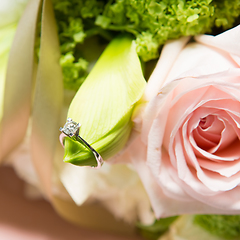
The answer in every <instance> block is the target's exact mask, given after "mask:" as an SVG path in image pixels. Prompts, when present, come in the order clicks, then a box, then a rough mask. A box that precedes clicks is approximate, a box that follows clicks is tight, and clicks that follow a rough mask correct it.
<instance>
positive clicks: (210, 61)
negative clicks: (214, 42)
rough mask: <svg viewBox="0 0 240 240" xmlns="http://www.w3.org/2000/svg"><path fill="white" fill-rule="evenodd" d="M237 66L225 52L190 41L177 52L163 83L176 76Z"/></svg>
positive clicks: (189, 75) (211, 72)
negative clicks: (177, 54)
mask: <svg viewBox="0 0 240 240" xmlns="http://www.w3.org/2000/svg"><path fill="white" fill-rule="evenodd" d="M196 56H197V57H196ZM237 66H238V65H237V64H236V63H235V61H233V60H232V58H231V57H230V56H227V57H226V54H223V53H222V52H219V51H218V50H216V49H214V48H209V47H207V46H204V45H201V44H198V43H191V44H188V45H187V46H186V47H185V48H184V49H183V51H182V52H181V53H180V54H179V56H178V58H177V59H176V61H175V63H174V65H173V67H172V68H171V71H170V72H169V74H168V76H167V79H166V81H165V84H167V83H169V82H171V81H172V80H173V79H176V78H182V77H198V76H202V75H207V74H213V73H218V72H222V71H224V70H228V69H229V68H232V67H237Z"/></svg>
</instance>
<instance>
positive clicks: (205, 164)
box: [198, 158, 240, 177]
mask: <svg viewBox="0 0 240 240" xmlns="http://www.w3.org/2000/svg"><path fill="white" fill-rule="evenodd" d="M198 162H199V165H200V166H201V167H202V168H205V169H208V170H210V171H213V172H217V173H219V174H221V175H222V176H224V177H231V176H233V175H234V174H236V173H237V172H240V160H235V161H231V162H223V161H222V162H213V161H211V160H208V159H201V158H199V159H198Z"/></svg>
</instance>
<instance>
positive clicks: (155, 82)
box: [144, 37, 189, 100]
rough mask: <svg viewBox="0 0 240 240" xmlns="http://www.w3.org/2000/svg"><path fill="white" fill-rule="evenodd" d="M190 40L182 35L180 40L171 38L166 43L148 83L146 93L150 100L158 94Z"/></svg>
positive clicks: (145, 95)
mask: <svg viewBox="0 0 240 240" xmlns="http://www.w3.org/2000/svg"><path fill="white" fill-rule="evenodd" d="M188 40H189V37H182V38H180V39H178V40H170V41H168V42H167V43H166V44H165V45H164V47H163V49H162V52H161V56H160V58H159V60H158V63H157V65H156V67H155V69H154V71H153V73H152V75H151V76H150V78H149V80H148V85H147V87H146V90H145V93H144V97H145V99H147V100H150V99H152V98H153V97H154V96H155V95H157V93H158V91H159V90H160V88H161V87H162V86H163V84H164V82H165V79H166V76H167V74H168V73H169V71H170V69H171V68H172V65H173V64H174V61H175V59H176V58H177V56H178V54H179V53H180V52H181V51H182V49H183V47H184V46H185V45H186V43H187V42H188Z"/></svg>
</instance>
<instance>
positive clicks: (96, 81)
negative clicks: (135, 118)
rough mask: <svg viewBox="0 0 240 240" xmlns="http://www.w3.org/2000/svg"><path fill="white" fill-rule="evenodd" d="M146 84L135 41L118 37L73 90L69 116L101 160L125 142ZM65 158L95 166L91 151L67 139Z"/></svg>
mask: <svg viewBox="0 0 240 240" xmlns="http://www.w3.org/2000/svg"><path fill="white" fill-rule="evenodd" d="M145 85H146V81H145V79H144V77H143V73H142V69H141V64H140V61H139V58H138V56H137V53H136V49H135V43H134V41H133V40H132V39H131V38H129V37H126V36H121V37H118V38H116V39H114V40H113V41H112V42H111V43H110V44H109V45H108V46H107V48H106V49H105V51H104V52H103V54H102V55H101V56H100V58H99V59H98V61H97V63H96V64H95V66H94V67H93V69H92V71H91V72H90V74H89V75H88V77H87V79H86V80H85V81H84V83H83V84H82V86H81V87H80V89H79V90H78V92H77V93H76V95H75V97H74V99H73V101H72V103H71V105H70V108H69V111H68V117H69V118H72V119H73V121H75V122H79V123H80V124H81V128H80V136H81V137H82V138H83V139H84V140H86V141H87V142H88V143H89V144H90V145H91V146H92V147H93V148H94V149H95V150H96V151H97V152H98V153H99V154H100V155H101V156H102V158H103V159H104V160H106V159H108V158H109V157H111V156H113V155H114V154H116V153H117V152H118V151H119V150H121V149H122V148H123V147H124V145H125V144H126V142H127V140H128V138H129V135H130V132H131V129H132V124H133V123H132V121H131V116H132V112H133V108H134V106H135V104H136V102H137V101H138V100H139V99H140V98H141V96H142V94H143V91H144V89H145ZM64 161H65V162H70V163H72V164H76V165H81V166H85V165H89V166H96V165H97V163H96V160H95V157H94V156H93V154H92V152H91V151H89V150H88V149H87V148H85V147H84V146H83V145H82V144H81V143H79V142H77V141H73V140H72V139H70V138H66V139H65V155H64Z"/></svg>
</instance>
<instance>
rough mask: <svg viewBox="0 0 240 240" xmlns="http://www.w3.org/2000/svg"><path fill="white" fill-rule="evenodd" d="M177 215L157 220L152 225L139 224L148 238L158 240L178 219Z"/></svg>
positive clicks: (139, 227)
mask: <svg viewBox="0 0 240 240" xmlns="http://www.w3.org/2000/svg"><path fill="white" fill-rule="evenodd" d="M177 218H178V217H177V216H174V217H168V218H161V219H159V220H155V222H154V223H153V224H152V225H142V224H137V227H138V229H139V231H140V233H141V235H142V236H143V237H144V238H146V239H148V240H156V239H158V238H159V236H161V235H162V234H163V233H165V232H166V231H167V230H168V227H169V226H170V225H171V224H172V223H173V222H174V221H175V220H176V219H177Z"/></svg>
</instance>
